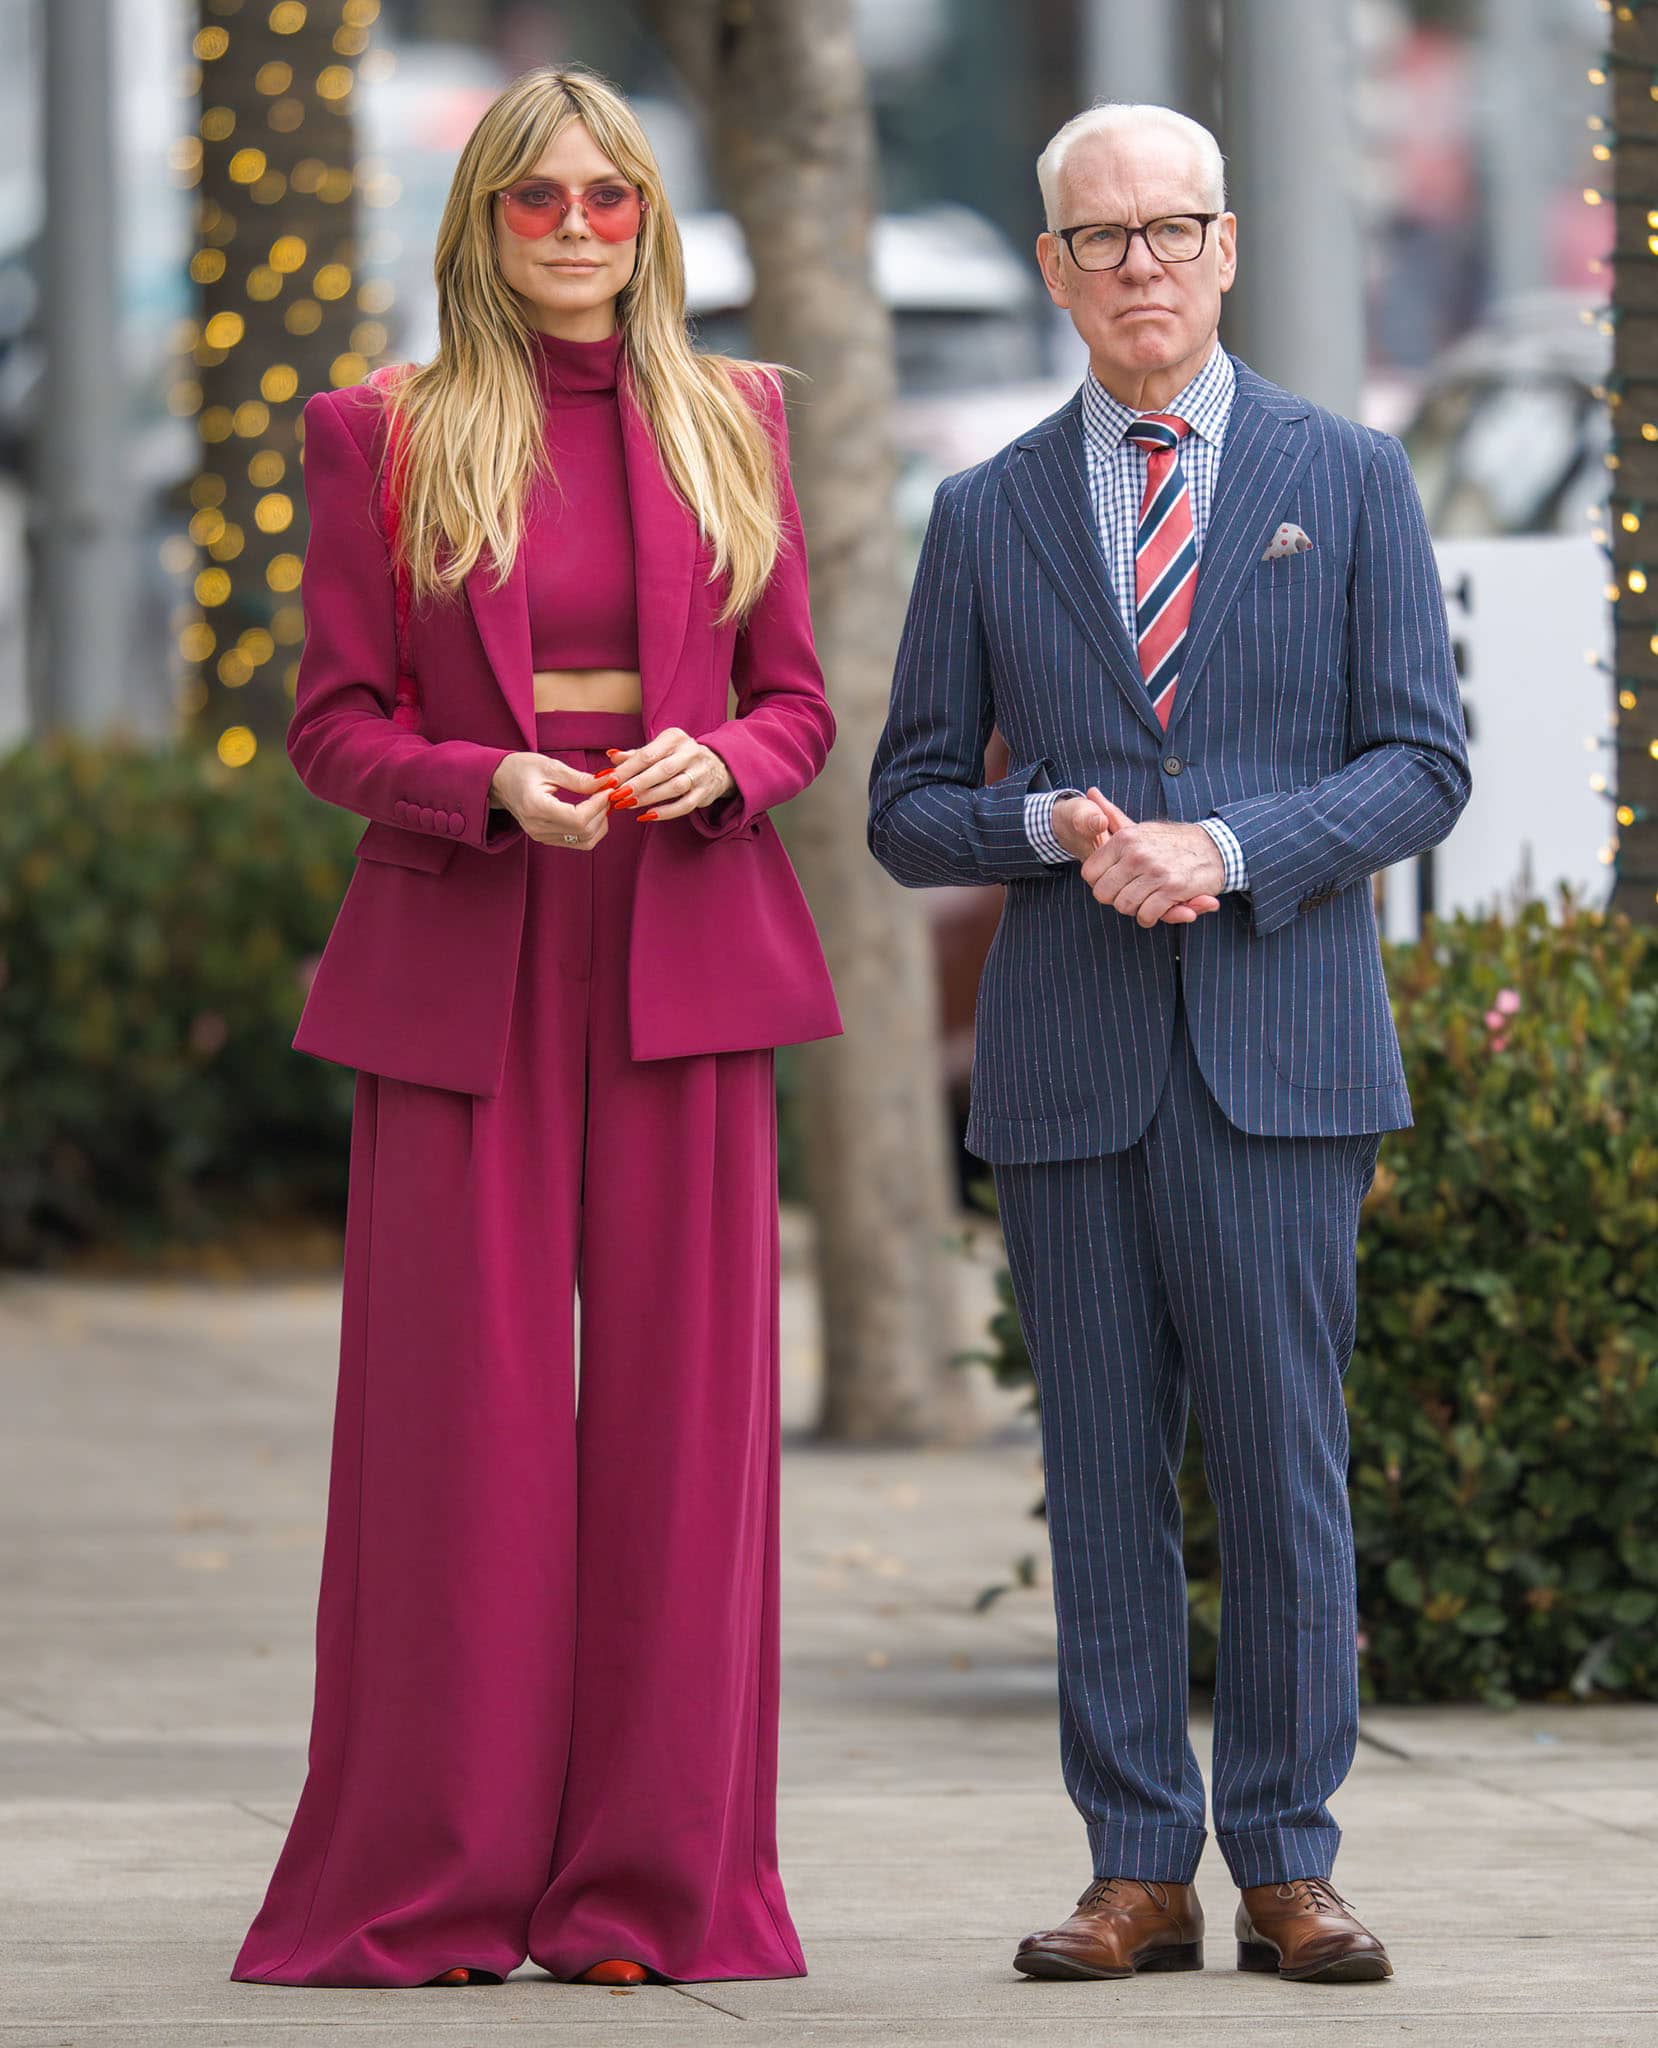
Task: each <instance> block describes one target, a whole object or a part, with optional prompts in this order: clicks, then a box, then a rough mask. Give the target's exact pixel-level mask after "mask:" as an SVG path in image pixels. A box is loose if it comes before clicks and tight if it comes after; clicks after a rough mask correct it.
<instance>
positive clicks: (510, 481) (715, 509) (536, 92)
mask: <svg viewBox="0 0 1658 2048" xmlns="http://www.w3.org/2000/svg"><path fill="white" fill-rule="evenodd" d="M576 121H580V122H582V123H583V124H584V125H585V126H586V128H587V130H588V132H589V134H591V136H592V137H593V140H594V142H595V143H596V144H597V145H598V147H599V148H600V149H601V150H602V151H603V152H604V153H605V155H606V156H608V157H609V158H610V160H611V161H612V162H613V163H614V164H615V166H616V168H617V169H618V170H619V171H621V172H622V174H623V175H624V176H625V177H627V178H629V179H631V180H632V181H633V182H634V183H636V184H637V185H638V186H639V187H640V188H641V190H642V191H643V192H644V194H645V196H646V198H647V200H648V201H649V206H648V209H647V211H646V213H645V217H644V221H643V223H642V225H641V229H640V236H639V257H638V262H637V264H636V265H635V268H634V274H633V277H632V279H631V281H630V282H629V283H628V284H627V286H626V287H625V288H624V289H623V291H622V293H621V295H620V297H619V298H618V300H617V305H616V314H617V320H618V323H619V325H620V326H621V328H622V330H623V334H622V346H623V353H624V357H625V366H626V374H627V376H628V378H629V381H630V384H631V388H632V391H633V395H634V397H635V400H636V401H637V404H638V406H639V409H640V411H641V413H642V414H643V416H644V418H645V419H646V421H647V422H648V423H649V426H650V429H651V433H652V435H653V437H654V439H655V442H656V446H657V449H658V451H659V454H660V456H661V460H662V465H663V469H664V470H665V472H666V474H667V475H668V477H669V479H670V480H671V481H672V483H673V485H674V487H675V489H676V490H677V491H678V493H679V495H680V497H681V498H682V499H683V500H684V502H685V504H686V506H687V507H688V509H689V510H690V512H691V514H692V516H693V517H694V518H695V520H696V522H697V526H698V529H699V531H700V532H701V534H702V537H703V539H704V540H705V541H706V542H708V543H709V545H710V547H711V548H712V550H713V567H712V571H711V580H717V579H718V578H719V577H721V576H722V575H723V576H726V577H727V578H728V579H729V582H728V588H727V591H726V595H725V599H724V601H723V603H722V604H721V606H720V609H719V613H718V618H719V621H720V623H721V624H725V623H726V622H727V621H729V620H731V619H733V618H735V619H738V620H741V619H743V618H746V616H747V615H748V613H749V612H750V611H751V610H752V609H753V607H754V605H755V603H756V601H757V600H758V598H759V596H760V593H761V592H762V591H763V590H764V588H765V586H766V583H767V581H768V579H769V578H770V576H771V573H772V570H773V568H774V566H775V564H776V561H777V554H778V549H779V547H780V546H781V544H782V521H781V516H780V510H779V478H778V475H777V464H776V459H775V457H774V454H773V450H772V444H771V440H770V437H769V436H768V434H767V432H766V430H765V427H764V426H763V425H762V423H761V421H760V419H759V418H758V416H757V414H756V411H755V406H756V404H757V403H758V402H759V394H758V393H756V394H755V397H754V398H753V399H752V400H751V399H749V398H746V397H745V396H744V395H743V391H744V387H745V386H747V387H748V388H749V389H752V388H753V380H754V379H756V378H758V377H761V376H765V375H767V374H768V373H770V374H776V373H777V371H778V370H779V369H781V367H782V366H779V365H766V366H764V367H762V366H761V365H759V364H756V363H748V362H742V361H739V360H737V359H735V358H732V357H727V356H699V355H698V354H697V353H696V352H695V350H693V349H692V347H691V344H690V340H689V337H688V336H687V334H686V331H685V261H684V255H683V251H682V247H681V243H680V236H679V228H678V226H677V224H676V223H675V221H674V218H673V214H672V211H671V209H670V208H669V205H668V200H667V195H666V193H665V191H664V190H663V186H662V178H661V173H660V171H659V170H658V168H657V164H656V159H655V157H654V156H653V154H652V153H651V148H650V144H649V142H648V141H647V140H646V137H645V133H644V130H643V129H642V128H641V127H640V125H639V122H638V119H637V117H636V116H635V115H634V113H633V110H632V109H631V108H630V107H629V106H628V104H627V102H626V100H625V99H623V98H622V96H621V94H620V93H618V92H617V91H616V90H615V88H614V87H613V86H611V85H610V84H608V83H607V82H606V81H605V80H603V79H601V78H599V77H597V76H596V75H595V74H594V73H591V72H587V71H580V70H559V71H547V70H543V71H533V72H530V73H528V74H527V75H526V76H525V77H523V78H520V79H518V80H516V81H515V82H514V83H513V84H512V85H510V86H508V87H507V89H506V90H505V91H504V92H503V93H502V94H501V95H500V97H499V98H498V99H497V100H496V101H495V102H494V103H493V105H492V106H491V107H490V108H489V109H488V111H487V112H486V113H485V114H484V116H483V118H482V119H481V120H480V121H479V123H478V125H477V127H476V128H475V129H474V130H473V132H472V134H471V135H470V136H469V137H468V139H467V142H466V145H465V147H464V148H463V149H462V151H461V155H460V160H459V162H458V163H457V164H456V166H455V176H454V179H453V181H452V183H451V185H450V189H449V197H448V200H447V202H446V203H445V206H444V211H443V218H442V221H441V223H440V225H439V229H438V239H437V249H436V253H435V258H434V265H433V268H434V274H435V277H436V282H437V294H438V350H437V354H436V355H435V356H434V357H433V358H432V360H431V361H430V362H429V363H423V364H420V365H418V366H416V367H415V368H414V369H412V370H411V371H410V372H409V373H408V374H407V375H406V376H405V377H404V378H403V380H402V382H401V383H400V384H399V385H398V386H397V387H396V389H395V391H394V392H393V393H391V394H390V395H389V396H388V398H387V401H386V403H387V408H388V414H389V416H390V418H391V420H392V422H393V425H394V428H395V439H396V443H397V446H398V460H397V465H396V474H395V475H394V477H393V479H392V482H393V487H394V489H395V491H396V493H397V501H398V505H399V508H400V514H401V517H400V527H399V535H398V552H399V555H400V556H401V558H402V560H403V562H404V563H405V564H406V566H407V569H408V573H409V579H410V585H411V588H412V591H413V593H414V597H415V601H416V602H417V603H420V602H423V601H427V600H434V599H447V598H453V597H455V596H458V594H459V592H460V587H461V584H462V582H463V580H464V579H465V577H466V576H467V575H468V574H469V573H470V572H471V570H472V569H473V568H474V566H475V565H476V564H477V562H478V561H479V560H480V558H482V557H484V556H485V555H487V557H488V559H489V560H490V561H491V562H493V563H494V564H495V571H496V573H495V586H496V587H497V588H499V587H500V585H501V584H502V583H503V582H504V581H505V580H506V575H507V570H508V568H509V567H510V565H511V563H512V560H513V558H514V556H515V555H516V554H517V552H518V548H519V545H520V543H521V541H522V539H523V528H524V504H525V499H526V494H527V491H528V489H529V486H530V483H531V481H532V479H533V478H534V477H535V476H537V475H538V474H540V475H548V476H550V475H551V474H552V471H553V465H552V462H551V459H550V457H549V456H548V454H547V449H546V444H545V438H544V434H543V423H542V414H541V399H540V394H539V391H538V389H537V384H536V378H535V346H536V344H535V339H534V334H533V331H532V329H531V328H530V326H529V324H528V322H527V321H526V320H525V318H524V314H523V311H522V309H521V307H520V305H519V302H518V299H517V297H516V295H515V294H514V293H513V291H512V290H511V288H510V287H509V286H508V285H507V282H506V280H505V279H504V278H503V276H502V275H501V270H500V266H499V263H498V262H497V260H496V254H495V241H494V224H493V213H492V200H493V196H494V194H495V193H496V192H498V191H500V190H501V189H502V188H503V187H504V186H507V185H510V184H512V183H513V182H514V181H515V180H516V179H519V178H522V177H525V176H527V175H528V174H529V172H531V171H532V170H533V169H534V167H535V165H536V164H537V163H538V162H539V161H540V159H541V157H542V155H543V154H544V153H545V151H546V150H547V148H548V147H549V145H550V144H551V143H552V141H553V140H554V138H555V137H556V136H557V135H558V134H559V133H560V132H561V131H562V130H563V129H564V128H566V127H568V126H569V125H570V124H571V123H572V122H576ZM787 374H795V373H793V372H788V373H787Z"/></svg>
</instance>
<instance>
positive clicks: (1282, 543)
mask: <svg viewBox="0 0 1658 2048" xmlns="http://www.w3.org/2000/svg"><path fill="white" fill-rule="evenodd" d="M1311 546H1312V542H1311V541H1310V540H1309V539H1308V538H1307V536H1306V534H1304V533H1303V532H1302V530H1301V528H1300V527H1299V526H1297V525H1296V524H1295V523H1294V521H1293V520H1286V521H1285V522H1284V524H1283V525H1282V526H1281V527H1279V529H1278V531H1277V532H1276V533H1275V534H1274V535H1273V536H1272V545H1271V546H1270V547H1269V548H1268V549H1267V551H1266V553H1265V554H1264V555H1263V556H1262V557H1261V560H1262V561H1263V562H1279V561H1282V560H1283V558H1284V556H1285V555H1304V554H1305V553H1306V552H1307V550H1308V549H1309V548H1310V547H1311Z"/></svg>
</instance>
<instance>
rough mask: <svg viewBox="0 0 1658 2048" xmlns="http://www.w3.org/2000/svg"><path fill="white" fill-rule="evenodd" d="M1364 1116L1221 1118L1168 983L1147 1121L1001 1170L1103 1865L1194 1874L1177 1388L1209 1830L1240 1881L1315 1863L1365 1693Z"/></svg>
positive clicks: (1063, 1733)
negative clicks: (1203, 1558)
mask: <svg viewBox="0 0 1658 2048" xmlns="http://www.w3.org/2000/svg"><path fill="white" fill-rule="evenodd" d="M1380 1142H1381V1141H1380V1139H1379V1138H1377V1137H1375V1136H1373V1135H1359V1136H1354V1137H1342V1138H1267V1137H1255V1136H1252V1135H1250V1134H1249V1133H1248V1132H1245V1131H1241V1130H1239V1129H1237V1128H1236V1126H1235V1125H1233V1124H1231V1123H1229V1122H1228V1121H1227V1119H1226V1117H1225V1116H1224V1115H1223V1114H1222V1113H1221V1110H1220V1107H1219V1105H1218V1104H1217V1103H1216V1101H1215V1099H1214V1097H1213V1095H1212V1094H1211V1093H1210V1091H1209V1088H1208V1085H1207V1083H1206V1082H1205V1081H1204V1078H1203V1074H1202V1071H1201V1069H1200V1068H1199V1066H1198V1063H1197V1057H1196V1055H1195V1053H1194V1052H1193V1049H1192V1044H1191V1039H1190V1037H1189V1036H1188V1033H1187V1028H1186V1020H1185V1015H1184V1010H1183V1007H1180V1006H1177V1010H1176V1016H1175V1025H1174V1037H1173V1046H1172V1049H1171V1053H1170V1059H1169V1074H1168V1080H1167V1082H1166V1084H1165V1087H1164V1090H1163V1094H1162V1097H1161V1099H1160V1101H1159V1103H1158V1106H1157V1109H1156V1111H1155V1112H1154V1114H1153V1116H1152V1120H1151V1124H1150V1127H1149V1128H1148V1129H1147V1131H1146V1132H1145V1134H1144V1136H1143V1137H1141V1138H1140V1139H1138V1140H1137V1141H1136V1142H1135V1143H1134V1144H1132V1145H1130V1146H1128V1147H1127V1148H1126V1149H1124V1150H1123V1151H1120V1152H1114V1153H1110V1154H1108V1155H1106V1156H1104V1157H1100V1158H1092V1159H1067V1160H1061V1161H1058V1162H1055V1163H1052V1164H1048V1165H1038V1166H998V1167H996V1168H995V1170H994V1171H995V1180H996V1193H997V1197H998V1201H999V1205H1000V1208H1001V1215H1002V1224H1003V1228H1004V1230H1005V1232H1006V1236H1007V1246H1008V1261H1009V1267H1010V1271H1011V1276H1012V1280H1013V1288H1014V1297H1015V1300H1016V1301H1017V1303H1018V1307H1019V1317H1020V1322H1021V1325H1022V1327H1023V1329H1024V1333H1025V1337H1026V1340H1027V1342H1028V1344H1029V1347H1030V1354H1031V1361H1032V1366H1033V1368H1034V1371H1035V1374H1036V1381H1037V1386H1038V1390H1039V1392H1040V1394H1041V1399H1042V1450H1043V1463H1044V1470H1045V1472H1046V1478H1047V1501H1048V1534H1049V1542H1050V1548H1051V1553H1052V1557H1053V1573H1054V1603H1055V1607H1056V1609H1057V1613H1058V1620H1059V1684H1060V1751H1061V1765H1062V1768H1063V1771H1064V1776H1065V1783H1066V1787H1067V1789H1068V1790H1069V1792H1070V1794H1071V1797H1072V1799H1073V1800H1074V1801H1075V1803H1076V1805H1077V1807H1078V1809H1079V1810H1080V1812H1081V1814H1082V1816H1083V1818H1084V1820H1085V1821H1086V1823H1087V1828H1088V1840H1089V1846H1090V1849H1091V1851H1092V1855H1093V1864H1094V1871H1095V1874H1096V1876H1101V1877H1132V1878H1144V1879H1154V1880H1157V1881H1160V1882H1163V1883H1186V1882H1189V1881H1190V1879H1191V1878H1192V1877H1193V1875H1194V1874H1195V1872H1196V1870H1197V1865H1198V1858H1199V1856H1200V1854H1201V1853H1202V1849H1203V1844H1204V1841H1205V1838H1206V1830H1205V1827H1204V1795H1203V1779H1202V1776H1201V1774H1200V1772H1199V1769H1198V1763H1197V1758H1196V1756H1195V1755H1194V1754H1193V1751H1192V1745H1191V1742H1190V1740H1189V1738H1188V1735H1187V1729H1186V1708H1187V1675H1186V1667H1187V1628H1188V1620H1187V1600H1186V1574H1185V1567H1184V1563H1183V1560H1182V1555H1181V1534H1182V1529H1181V1508H1180V1495H1179V1487H1178V1480H1179V1473H1180V1464H1181V1457H1182V1454H1183V1452H1184V1449H1185V1443H1186V1425H1187V1416H1188V1411H1189V1408H1190V1405H1191V1403H1192V1402H1193V1401H1195V1402H1196V1405H1197V1415H1198V1426H1199V1428H1200V1430H1201V1432H1202V1437H1203V1464H1204V1474H1205V1477H1206V1479H1207V1481H1208V1486H1209V1491H1210V1494H1211V1495H1212V1496H1213V1499H1214V1502H1215V1509H1216V1515H1217V1519H1218V1524H1219V1532H1220V1570H1221V1595H1222V1597H1221V1622H1220V1644H1219V1656H1218V1662H1217V1667H1216V1675H1215V1732H1214V1802H1215V1823H1216V1844H1217V1846H1218V1848H1219V1849H1220V1850H1221V1853H1222V1855H1223V1856H1224V1858H1225V1860H1226V1864H1227V1868H1228V1870H1229V1872H1230V1874H1231V1876H1232V1878H1233V1879H1234V1881H1235V1882H1236V1883H1238V1884H1241V1885H1253V1884H1274V1883H1278V1882H1281V1881H1283V1880H1285V1879H1288V1878H1293V1877H1327V1876H1328V1875H1329V1873H1330V1868H1331V1864H1332V1863H1333V1861H1334V1859H1335V1855H1336V1850H1337V1847H1338V1844H1339V1842H1340V1839H1341V1837H1340V1830H1339V1828H1338V1827H1337V1825H1336V1823H1335V1821H1334V1820H1333V1819H1332V1817H1331V1815H1330V1811H1329V1808H1328V1806H1327V1805H1326V1803H1325V1802H1326V1801H1327V1800H1328V1799H1329V1798H1330V1796H1331V1794H1332V1793H1334V1792H1335V1790H1336V1789H1337V1787H1338V1786H1339V1785H1340V1784H1341V1782H1342V1780H1343V1779H1344V1778H1345V1777H1346V1775H1347V1772H1348V1769H1349V1767H1350V1766H1351V1764H1352V1761H1353V1752H1354V1747H1355V1744H1356V1742H1357V1738H1358V1704H1359V1702H1358V1651H1357V1637H1356V1627H1357V1615H1356V1590H1355V1582H1354V1566H1353V1522H1352V1515H1351V1512H1350V1510H1349V1507H1348V1502H1347V1454H1348V1431H1347V1409H1346V1406H1345V1402H1344V1399H1343V1389H1342V1378H1343V1375H1344V1373H1345V1372H1346V1369H1347V1364H1348V1361H1349V1359H1350V1358H1351V1356H1352V1350H1353V1338H1354V1331H1355V1322H1356V1311H1357V1293H1356V1285H1357V1271H1356V1260H1355V1246H1356V1240H1357V1234H1358V1222H1359V1208H1360V1204H1361V1203H1362V1202H1363V1200H1364V1197H1365V1194H1366V1192H1367V1190H1368V1189H1369V1186H1370V1183H1371V1180H1372V1178H1373V1176H1374V1174H1375V1170H1376V1158H1377V1152H1378V1148H1379V1146H1380Z"/></svg>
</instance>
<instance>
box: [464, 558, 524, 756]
mask: <svg viewBox="0 0 1658 2048" xmlns="http://www.w3.org/2000/svg"><path fill="white" fill-rule="evenodd" d="M494 580H495V566H494V563H493V562H492V561H491V560H490V557H489V554H488V551H487V550H484V551H483V552H481V553H480V554H479V556H478V559H477V561H476V562H474V563H473V565H472V567H471V568H470V569H469V570H468V571H467V574H466V597H467V602H468V603H469V604H470V605H471V607H472V618H473V622H474V624H475V625H476V626H477V628H478V638H479V639H480V640H481V641H482V642H483V645H484V653H485V654H486V655H487V656H488V657H489V665H490V667H491V668H492V669H493V670H494V671H495V680H496V682H498V683H499V684H500V686H501V693H502V695H503V696H504V697H505V698H506V700H507V702H508V704H510V705H511V706H512V715H513V717H514V718H515V719H516V720H517V722H518V730H519V732H520V733H522V734H523V737H524V745H525V747H526V748H528V749H529V750H530V751H531V752H532V753H533V752H534V750H535V680H534V671H533V669H532V666H531V659H530V604H529V596H528V593H527V590H526V587H525V582H524V550H523V548H522V547H520V548H519V550H518V552H517V554H515V555H514V556H513V558H512V566H511V568H510V569H509V570H508V571H507V579H506V581H505V582H504V583H503V584H502V585H501V587H500V589H499V590H496V589H494V588H493V587H492V586H493V584H494Z"/></svg>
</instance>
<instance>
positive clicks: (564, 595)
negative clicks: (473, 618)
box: [524, 327, 639, 669]
mask: <svg viewBox="0 0 1658 2048" xmlns="http://www.w3.org/2000/svg"><path fill="white" fill-rule="evenodd" d="M535 343H536V376H537V380H538V382H539V384H540V387H541V396H542V402H543V405H544V407H545V410H546V420H547V439H548V447H549V451H550V453H551V455H552V458H553V481H552V482H551V483H550V484H549V483H548V482H547V480H546V479H545V478H544V477H538V478H536V480H535V481H534V483H533V484H532V486H531V489H530V494H529V500H528V503H527V504H526V506H525V508H524V569H525V576H524V581H525V586H526V590H527V592H528V596H529V605H530V660H531V666H532V667H534V668H538V669H543V668H621V669H637V668H638V666H639V623H638V618H637V616H636V613H635V609H634V583H633V520H632V517H631V515H630V513H629V510H628V484H627V468H626V465H625V463H624V461H623V458H622V418H621V411H620V408H619V406H618V404H617V398H616V372H617V364H618V361H619V358H620V356H621V350H622V330H621V329H620V328H619V327H618V328H617V329H616V331H615V332H614V333H613V334H610V335H607V336H606V338H605V339H604V340H603V341H564V340H561V339H559V338H558V337H557V336H555V335H551V334H543V333H541V332H539V331H537V333H536V335H535Z"/></svg>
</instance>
